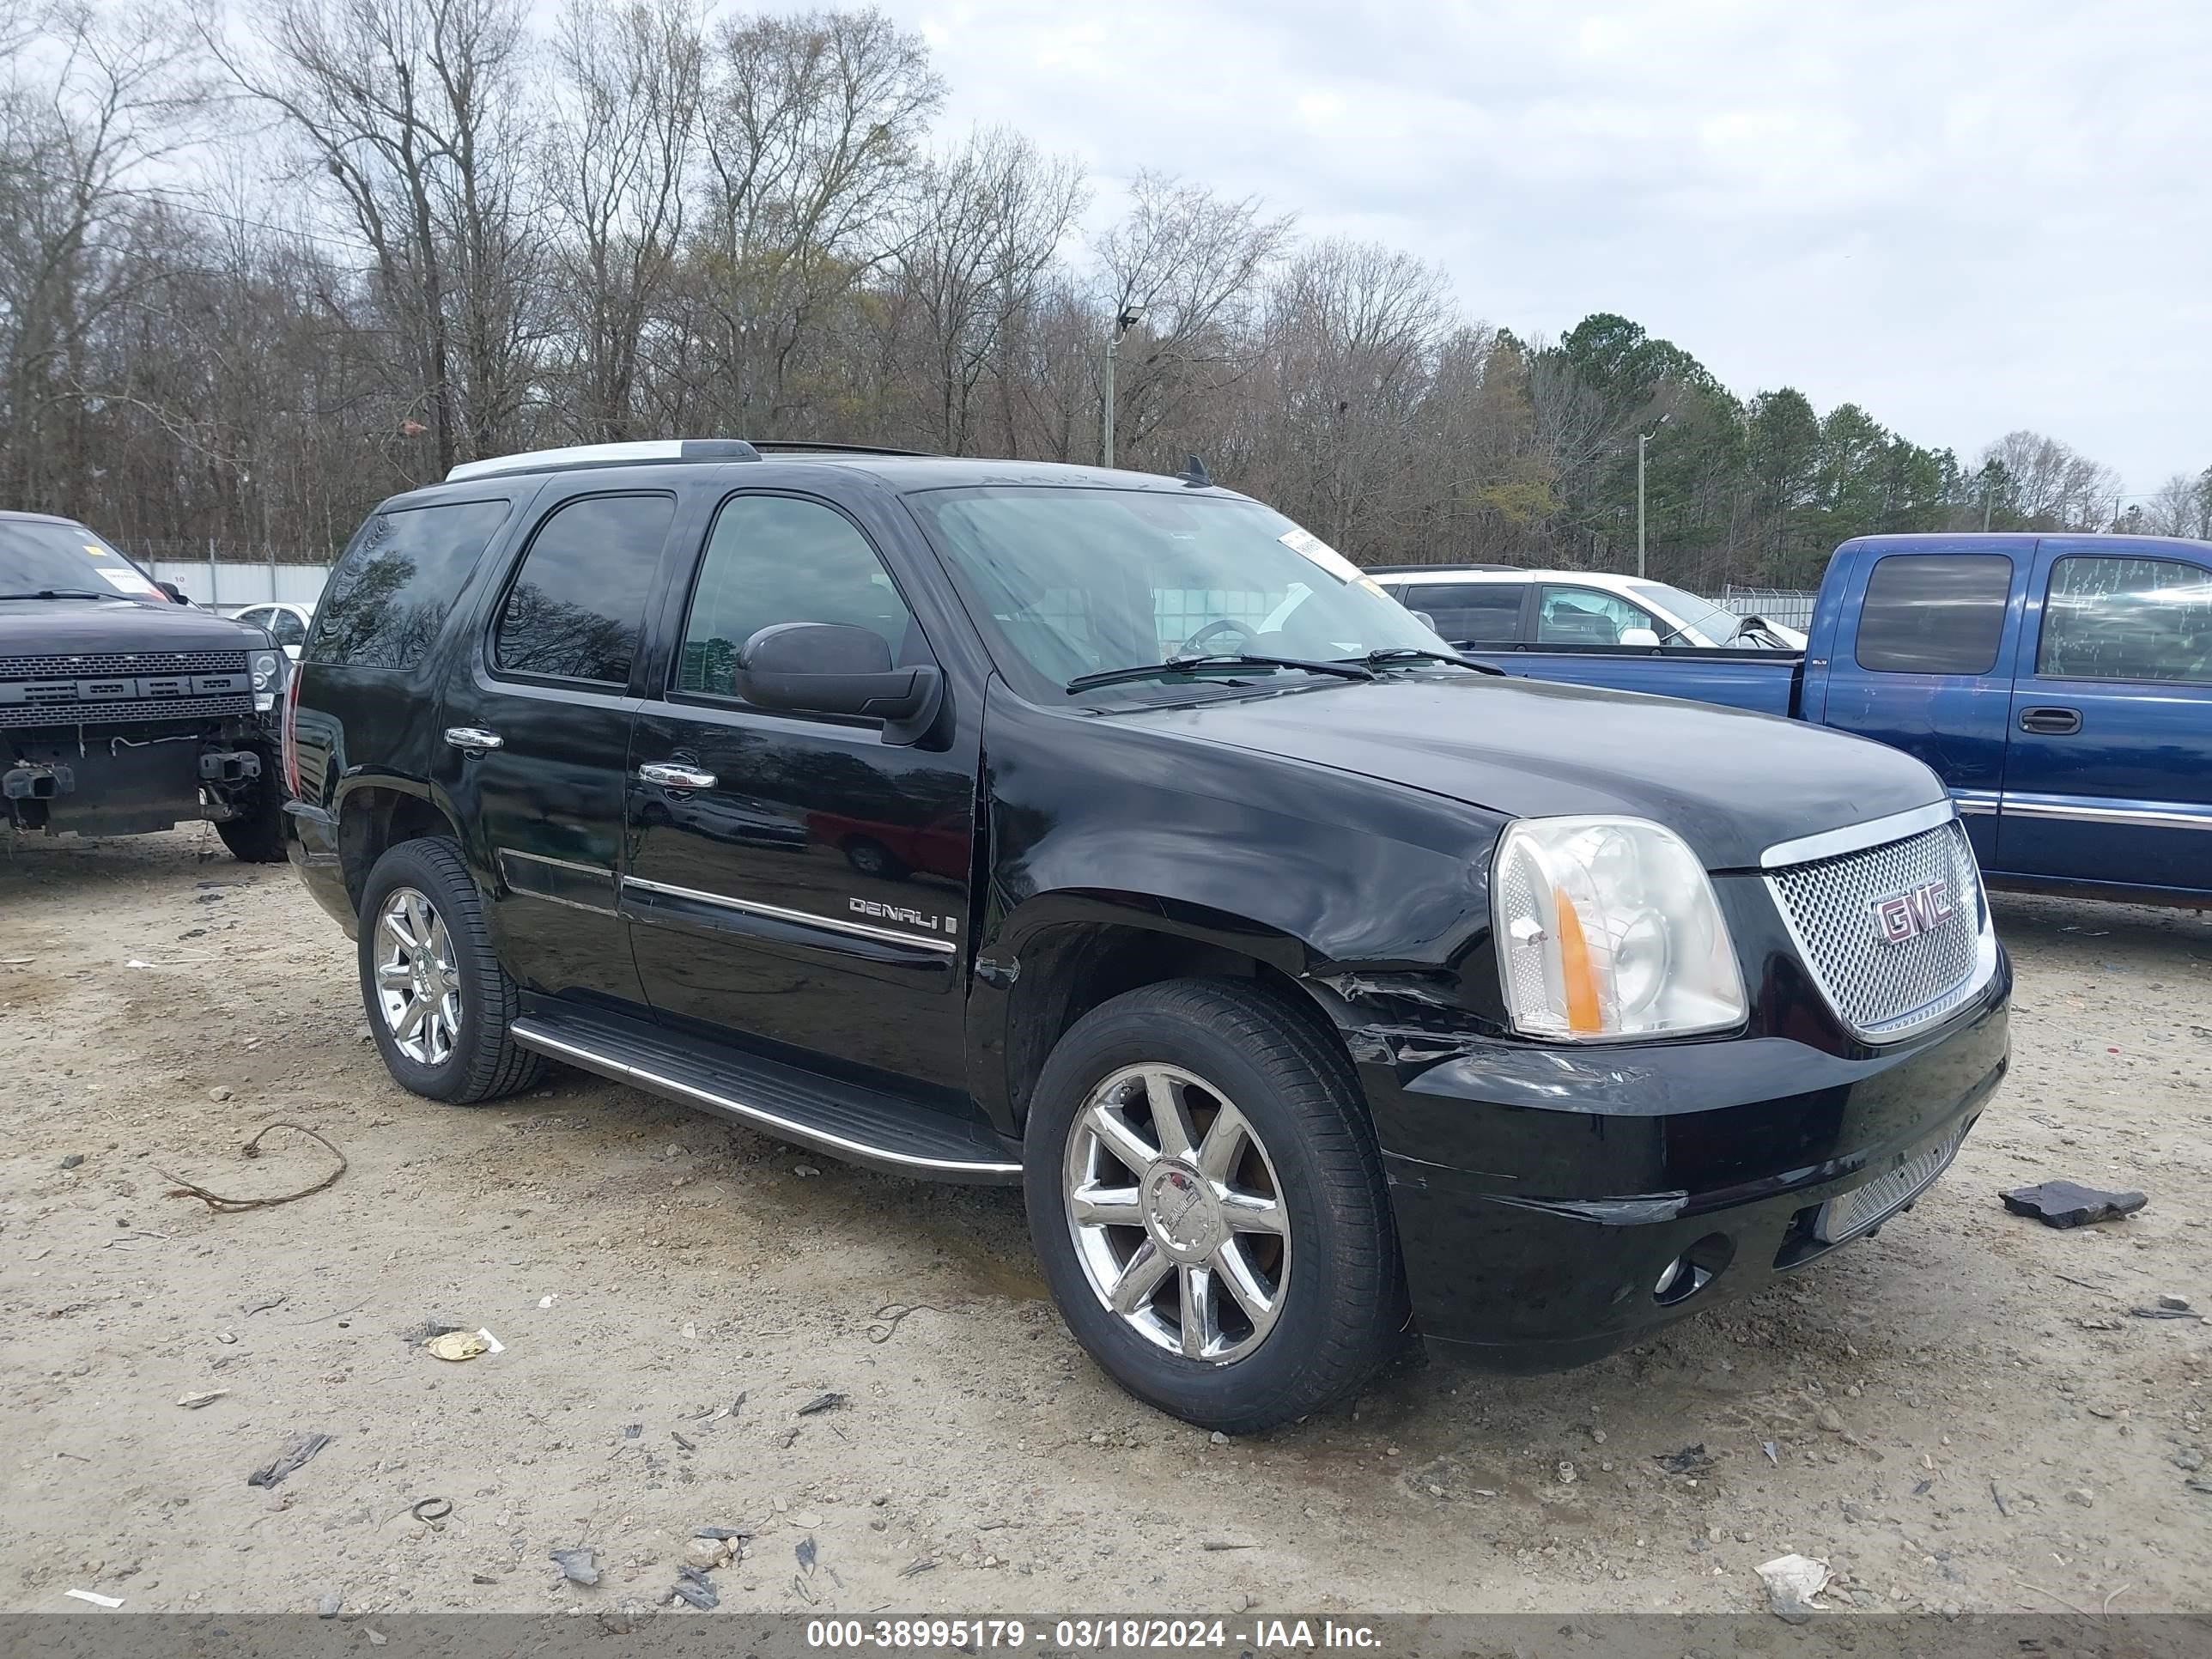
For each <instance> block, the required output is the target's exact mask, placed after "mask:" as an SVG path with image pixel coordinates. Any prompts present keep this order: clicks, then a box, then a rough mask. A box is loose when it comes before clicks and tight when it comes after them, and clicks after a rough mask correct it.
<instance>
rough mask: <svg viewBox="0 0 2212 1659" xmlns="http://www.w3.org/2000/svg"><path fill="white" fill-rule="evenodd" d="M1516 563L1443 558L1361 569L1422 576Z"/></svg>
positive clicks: (1501, 567)
mask: <svg viewBox="0 0 2212 1659" xmlns="http://www.w3.org/2000/svg"><path fill="white" fill-rule="evenodd" d="M1360 568H1361V570H1362V571H1364V573H1365V574H1368V575H1370V576H1424V575H1428V574H1431V573H1433V574H1437V575H1439V576H1443V575H1449V574H1455V573H1456V572H1459V571H1462V570H1518V569H1520V568H1522V567H1521V566H1519V565H1517V564H1481V563H1478V562H1475V561H1474V560H1472V559H1469V560H1465V561H1459V560H1445V561H1443V562H1441V563H1437V564H1369V565H1362V566H1361V567H1360Z"/></svg>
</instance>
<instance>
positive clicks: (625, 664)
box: [492, 495, 676, 685]
mask: <svg viewBox="0 0 2212 1659" xmlns="http://www.w3.org/2000/svg"><path fill="white" fill-rule="evenodd" d="M675 516H676V501H675V498H674V497H673V496H670V495H589V496H586V497H585V498H584V499H583V500H581V501H567V502H564V503H562V505H561V506H559V507H556V508H555V509H554V510H553V511H552V512H551V513H549V514H548V515H547V516H546V519H545V521H544V523H543V524H541V525H539V526H538V533H537V534H536V535H534V536H532V538H530V549H529V550H528V551H527V552H526V553H525V554H524V555H523V556H522V568H521V569H520V570H519V571H518V572H516V574H515V578H514V585H513V586H512V587H510V588H508V589H507V599H506V601H505V602H504V603H503V604H501V606H500V608H499V623H498V625H497V626H496V627H495V629H493V632H492V662H493V665H495V667H497V668H499V669H500V670H501V671H503V672H506V673H509V674H543V675H546V676H548V677H550V678H555V679H564V680H594V681H597V682H599V684H605V685H623V684H628V683H629V664H630V659H631V658H632V657H633V656H635V654H636V653H637V634H638V629H639V628H640V627H641V626H642V625H643V623H644V621H645V599H646V594H647V592H648V591H650V589H651V588H652V586H653V573H654V572H655V571H656V570H657V569H658V568H659V565H660V545H661V544H662V543H663V542H665V541H666V540H667V539H668V526H669V524H670V522H671V520H673V519H674V518H675Z"/></svg>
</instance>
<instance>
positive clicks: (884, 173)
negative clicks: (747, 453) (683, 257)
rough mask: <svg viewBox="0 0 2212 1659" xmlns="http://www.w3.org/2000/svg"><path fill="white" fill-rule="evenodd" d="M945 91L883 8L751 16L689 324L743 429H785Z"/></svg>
mask: <svg viewBox="0 0 2212 1659" xmlns="http://www.w3.org/2000/svg"><path fill="white" fill-rule="evenodd" d="M943 98H944V85H943V83H942V82H940V81H939V79H938V77H937V76H936V75H935V74H934V73H933V71H932V70H931V69H930V68H929V58H928V52H927V48H925V47H924V46H923V45H922V43H921V40H920V38H919V37H918V36H915V35H913V34H908V33H902V31H900V30H899V29H898V28H896V27H895V26H894V25H893V24H892V23H891V21H890V19H889V18H887V17H885V16H884V15H883V14H882V13H881V12H878V11H873V10H869V11H848V12H808V13H804V14H800V15H795V16H788V17H779V16H759V17H747V18H736V19H732V20H729V21H726V22H725V23H724V24H723V25H722V26H721V27H720V29H719V30H718V31H717V32H716V33H715V36H714V47H713V51H712V52H711V54H710V55H709V58H708V65H707V70H706V81H705V86H704V90H703V93H702V102H701V106H700V150H701V155H702V161H703V166H704V172H705V175H706V190H705V194H704V200H703V201H702V204H701V213H700V219H701V223H700V226H699V228H698V234H697V235H696V239H695V245H694V249H693V258H692V261H691V270H690V282H689V283H688V284H687V293H688V295H690V299H691V301H692V306H691V315H690V319H689V322H688V328H687V333H688V335H689V337H690V342H691V343H692V345H693V348H694V349H695V350H696V353H697V354H698V357H699V359H700V361H698V362H696V363H695V364H694V368H695V369H696V371H697V372H699V373H700V374H702V375H703V376H704V379H705V382H706V385H707V386H708V392H707V395H706V397H705V398H704V407H705V408H706V409H708V410H711V411H712V414H713V416H714V418H715V419H716V420H717V421H718V422H720V423H721V424H723V425H724V426H725V427H726V428H727V429H729V430H733V431H740V432H743V431H754V432H758V433H763V434H773V433H775V432H778V431H780V430H781V428H783V426H784V425H785V423H786V422H788V421H791V420H792V419H793V418H794V417H795V416H798V415H799V412H800V409H801V406H802V405H803V404H805V401H806V398H805V393H804V392H803V390H802V389H801V388H800V387H799V386H798V385H797V384H796V380H797V378H798V376H799V373H800V371H801V370H802V368H804V367H805V363H806V358H807V355H808V354H809V353H811V352H815V351H818V350H819V349H821V346H822V344H823V340H822V333H823V329H824V325H825V321H826V319H828V318H829V315H830V314H831V313H832V312H833V311H834V310H835V309H836V307H837V306H838V305H839V303H840V302H841V301H842V300H844V299H845V298H846V297H847V296H848V295H850V294H851V293H852V292H853V291H854V289H856V288H857V287H858V286H859V285H860V283H862V282H863V281H864V280H866V277H867V276H868V274H869V273H870V272H871V271H872V270H874V269H875V268H876V267H877V266H878V264H880V263H881V262H882V261H883V260H884V258H885V257H886V255H887V254H888V253H889V252H890V248H891V245H892V242H893V240H894V239H895V235H896V231H895V228H894V222H893V210H894V208H895V207H896V204H897V201H898V197H899V193H900V191H901V190H902V188H903V186H904V185H905V183H906V180H907V179H908V175H909V173H911V171H912V169H913V167H914V166H915V155H916V152H917V148H918V146H919V144H920V143H921V138H922V136H923V134H924V133H925V131H927V126H928V123H929V121H930V119H931V118H932V117H933V116H934V115H935V113H936V112H937V108H938V106H939V103H940V102H941V101H942V100H943Z"/></svg>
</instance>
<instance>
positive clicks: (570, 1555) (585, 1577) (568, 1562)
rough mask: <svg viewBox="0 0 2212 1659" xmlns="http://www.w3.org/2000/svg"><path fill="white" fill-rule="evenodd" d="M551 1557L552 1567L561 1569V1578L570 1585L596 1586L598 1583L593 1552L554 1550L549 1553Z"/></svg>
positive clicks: (596, 1566) (597, 1572)
mask: <svg viewBox="0 0 2212 1659" xmlns="http://www.w3.org/2000/svg"><path fill="white" fill-rule="evenodd" d="M551 1557H552V1561H553V1565H555V1566H556V1567H558V1568H560V1569H561V1576H562V1577H563V1578H565V1579H567V1580H568V1582H569V1583H572V1584H596V1583H599V1565H598V1563H597V1561H596V1560H595V1559H593V1557H594V1552H593V1551H592V1550H589V1549H573V1550H555V1551H553V1552H551Z"/></svg>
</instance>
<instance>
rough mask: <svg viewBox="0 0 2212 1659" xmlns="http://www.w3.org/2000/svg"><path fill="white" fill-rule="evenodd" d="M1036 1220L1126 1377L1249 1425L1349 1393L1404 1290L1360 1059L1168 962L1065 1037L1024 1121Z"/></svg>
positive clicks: (1237, 1429) (1225, 1421)
mask: <svg viewBox="0 0 2212 1659" xmlns="http://www.w3.org/2000/svg"><path fill="white" fill-rule="evenodd" d="M1024 1145H1025V1149H1026V1150H1025V1152H1024V1173H1023V1185H1024V1197H1025V1199H1026V1201H1027V1208H1028V1212H1029V1222H1030V1237H1031V1238H1032V1240H1033V1241H1034V1243H1035V1245H1036V1252H1037V1257H1038V1260H1039V1261H1040V1263H1041V1264H1042V1267H1043V1269H1044V1273H1045V1279H1046V1281H1047V1282H1048V1284H1049V1285H1051V1286H1052V1290H1053V1294H1054V1298H1055V1299H1056V1300H1057V1301H1058V1303H1059V1304H1060V1311H1061V1313H1062V1315H1063V1316H1065V1317H1066V1320H1067V1323H1068V1327H1069V1328H1070V1329H1071V1330H1073V1332H1074V1334H1075V1337H1076V1340H1078V1341H1079V1342H1080V1343H1082V1344H1083V1346H1084V1347H1085V1348H1086V1349H1087V1350H1089V1352H1090V1353H1091V1357H1092V1358H1095V1359H1097V1361H1098V1363H1099V1364H1101V1365H1102V1366H1103V1367H1104V1368H1105V1370H1106V1371H1107V1373H1108V1374H1109V1376H1112V1377H1113V1378H1114V1380H1115V1382H1116V1383H1120V1384H1121V1387H1122V1388H1124V1389H1127V1390H1128V1391H1129V1392H1130V1393H1131V1394H1133V1395H1136V1396H1137V1397H1138V1398H1139V1399H1140V1400H1142V1401H1146V1403H1148V1404H1150V1405H1152V1406H1156V1407H1158V1408H1159V1409H1160V1410H1162V1411H1164V1412H1169V1413H1172V1414H1174V1415H1175V1416H1177V1417H1180V1418H1182V1419H1184V1420H1185V1421H1187V1422H1190V1423H1194V1424H1196V1425H1199V1426H1200V1427H1201V1428H1208V1429H1218V1430H1222V1431H1225V1432H1229V1433H1236V1434H1243V1433H1250V1432H1253V1431H1257V1430H1261V1429H1265V1428H1269V1427H1272V1426H1273V1425H1277V1424H1279V1423H1284V1422H1288V1421H1290V1420H1291V1419H1296V1418H1299V1417H1303V1416H1304V1415H1306V1414H1307V1413H1310V1412H1315V1411H1318V1410H1322V1409H1324V1408H1326V1407H1329V1406H1332V1405H1334V1404H1335V1403H1337V1402H1339V1401H1342V1400H1344V1399H1346V1397H1348V1396H1349V1395H1352V1393H1353V1392H1354V1391H1356V1390H1357V1389H1358V1387H1359V1385H1360V1384H1361V1383H1364V1382H1365V1381H1366V1379H1367V1378H1368V1376H1370V1375H1371V1374H1372V1373H1373V1371H1374V1370H1375V1368H1376V1365H1377V1364H1380V1363H1381V1362H1382V1361H1383V1359H1384V1358H1387V1357H1388V1356H1389V1353H1390V1352H1391V1351H1392V1350H1393V1348H1394V1347H1395V1346H1396V1343H1397V1340H1398V1337H1399V1334H1400V1332H1401V1330H1402V1329H1403V1328H1404V1325H1405V1322H1406V1312H1405V1310H1406V1296H1405V1288H1404V1282H1403V1278H1402V1274H1401V1268H1400V1263H1399V1254H1398V1239H1397V1231H1396V1228H1395V1225H1393V1223H1392V1219H1391V1216H1390V1208H1389V1197H1388V1194H1387V1193H1386V1192H1385V1189H1384V1186H1383V1170H1382V1160H1381V1158H1380V1155H1379V1154H1378V1153H1377V1152H1376V1146H1375V1138H1374V1134H1373V1133H1372V1131H1371V1130H1370V1127H1369V1126H1368V1121H1367V1117H1366V1112H1365V1108H1364V1103H1363V1102H1362V1101H1361V1099H1360V1095H1359V1089H1358V1081H1357V1079H1356V1078H1355V1076H1354V1075H1353V1073H1352V1067H1351V1063H1350V1061H1349V1060H1347V1059H1346V1057H1345V1055H1344V1054H1343V1052H1342V1051H1341V1050H1340V1049H1339V1048H1336V1047H1335V1046H1334V1044H1333V1043H1332V1042H1329V1041H1328V1037H1327V1036H1325V1035H1324V1034H1323V1033H1322V1032H1320V1031H1317V1030H1315V1029H1314V1028H1313V1027H1312V1026H1311V1025H1310V1024H1308V1023H1307V1022H1306V1021H1305V1020H1304V1018H1301V1016H1300V1014H1299V1012H1297V1010H1296V1009H1294V1008H1293V1007H1291V1006H1289V1005H1288V1004H1287V1003H1286V1002H1285V1000H1283V999H1282V998H1280V997H1279V996H1277V995H1275V994H1273V993H1271V992H1269V991H1267V990H1266V989H1264V988H1263V987H1259V986H1255V985H1252V984H1249V983H1246V982H1243V981H1231V980H1197V979H1186V980H1172V981H1167V982H1165V983H1163V984H1158V985H1151V986H1146V987H1142V988H1140V989H1138V990H1135V991H1131V992H1128V993H1127V994H1124V995H1121V996H1119V997H1115V999H1113V1000H1111V1001H1109V1002H1107V1003H1105V1004H1103V1006H1100V1007H1097V1008H1095V1009H1093V1010H1092V1011H1091V1012H1090V1013H1088V1014H1086V1015H1085V1016H1084V1017H1083V1018H1081V1019H1079V1020H1078V1021H1077V1022H1076V1023H1075V1024H1074V1025H1073V1027H1071V1028H1070V1029H1069V1030H1068V1032H1067V1033H1066V1036H1063V1037H1062V1038H1061V1039H1060V1042H1059V1044H1058V1046H1057V1047H1055V1048H1054V1049H1053V1052H1052V1054H1051V1057H1050V1058H1049V1059H1048V1060H1047V1061H1046V1063H1045V1067H1044V1073H1043V1075H1042V1077H1041V1078H1040V1079H1039V1080H1038V1084H1037V1091H1036V1099H1035V1101H1034V1103H1032V1105H1031V1108H1030V1118H1029V1123H1028V1126H1027V1129H1026V1133H1025V1136H1024Z"/></svg>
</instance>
